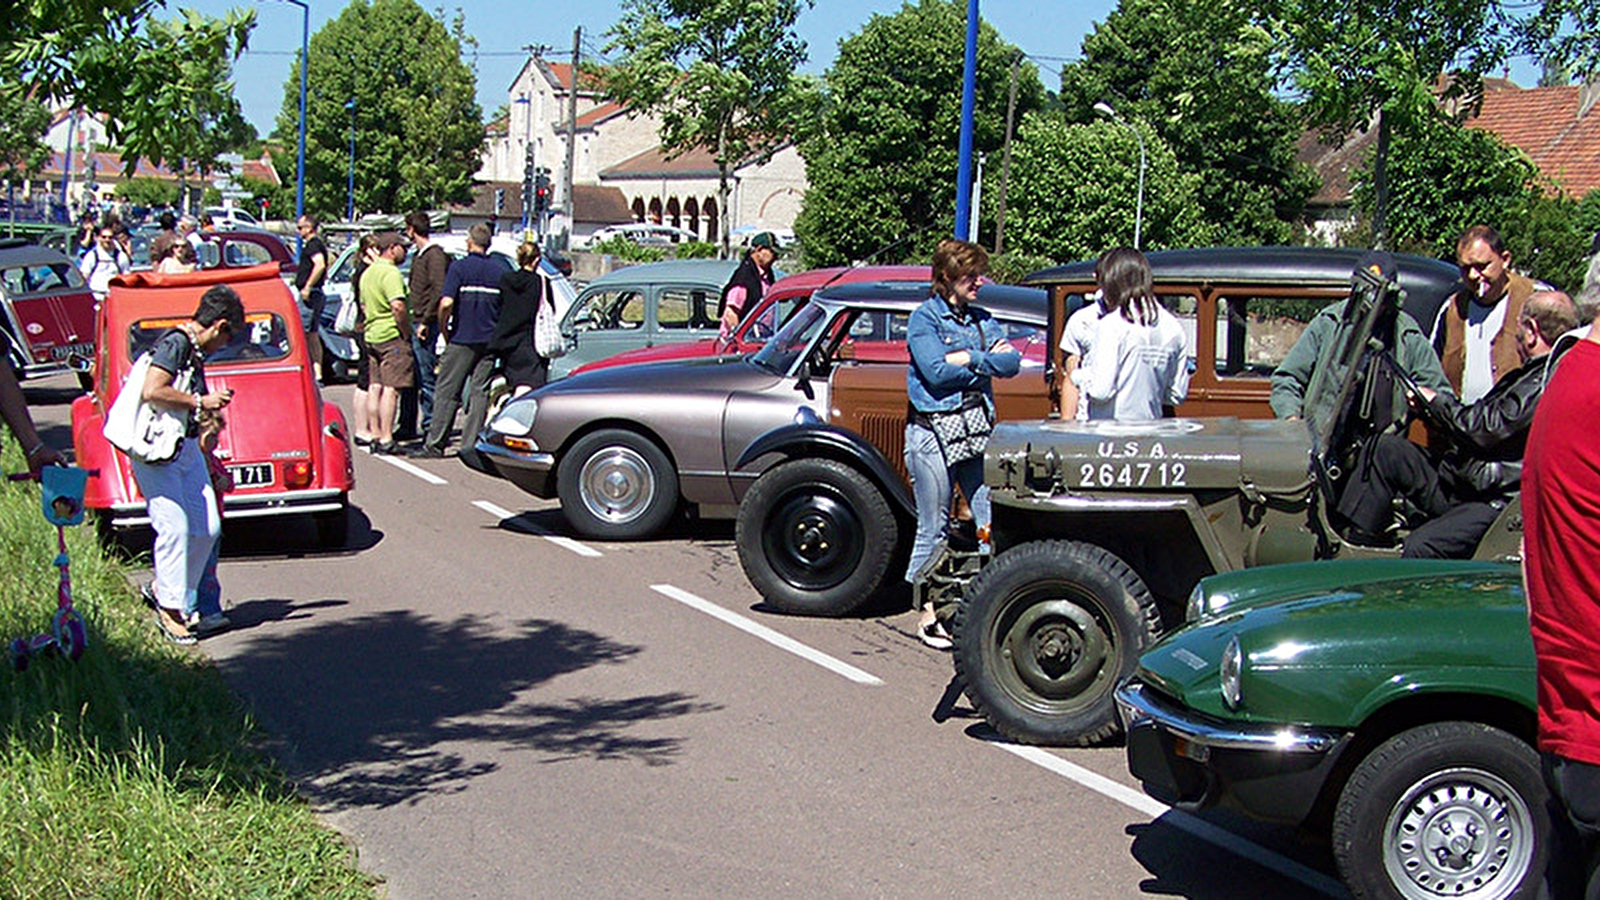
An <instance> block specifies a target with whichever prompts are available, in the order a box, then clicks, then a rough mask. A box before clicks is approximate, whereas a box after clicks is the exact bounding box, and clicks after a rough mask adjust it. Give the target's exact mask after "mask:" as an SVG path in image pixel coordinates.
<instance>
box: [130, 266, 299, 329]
mask: <svg viewBox="0 0 1600 900" xmlns="http://www.w3.org/2000/svg"><path fill="white" fill-rule="evenodd" d="M216 284H226V285H228V286H229V287H231V288H233V289H234V290H235V291H238V292H239V296H240V298H241V299H243V300H244V304H245V308H246V309H269V310H274V311H278V312H286V311H287V310H289V309H291V308H293V307H294V305H295V303H294V298H293V297H291V296H290V295H289V291H288V289H287V288H285V287H284V284H283V280H282V279H281V278H280V277H279V270H278V267H277V265H275V264H273V263H262V264H261V265H259V266H249V267H245V268H237V269H226V268H216V269H200V270H197V271H194V272H181V273H172V274H161V273H158V272H155V271H139V272H129V273H127V274H124V275H118V276H116V277H114V278H112V279H111V290H110V292H109V293H108V294H107V295H106V299H105V301H104V304H103V306H102V309H103V310H104V314H105V316H106V318H107V320H108V322H109V323H110V325H111V327H112V328H113V329H117V328H122V327H126V325H127V323H129V322H133V321H136V320H138V319H142V318H145V317H147V316H173V315H182V316H187V315H189V314H190V313H192V312H194V309H195V307H196V306H197V305H198V304H199V301H200V295H201V294H204V293H205V292H206V290H207V289H209V288H210V287H211V286H212V285H216Z"/></svg>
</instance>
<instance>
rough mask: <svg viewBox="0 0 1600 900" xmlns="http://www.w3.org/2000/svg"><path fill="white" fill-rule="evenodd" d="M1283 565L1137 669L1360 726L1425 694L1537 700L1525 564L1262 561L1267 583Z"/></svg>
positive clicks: (1201, 690)
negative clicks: (1239, 659) (1234, 687)
mask: <svg viewBox="0 0 1600 900" xmlns="http://www.w3.org/2000/svg"><path fill="white" fill-rule="evenodd" d="M1407 565H1409V564H1407ZM1319 566H1320V567H1322V569H1321V573H1320V575H1321V577H1314V574H1315V573H1314V570H1315V569H1316V567H1319ZM1280 569H1282V570H1287V571H1285V572H1284V573H1283V580H1282V583H1280V584H1277V585H1276V587H1275V588H1269V587H1261V588H1260V589H1259V590H1257V591H1256V592H1254V593H1253V594H1251V593H1246V592H1241V593H1244V594H1245V596H1244V597H1242V598H1241V600H1240V602H1239V603H1238V604H1237V605H1235V604H1233V603H1230V605H1229V608H1228V610H1227V611H1225V612H1224V613H1223V614H1221V615H1218V616H1215V617H1213V618H1210V619H1204V620H1202V621H1200V622H1198V623H1196V624H1193V625H1189V626H1187V627H1185V628H1182V629H1180V630H1178V631H1176V632H1174V633H1172V634H1171V635H1169V636H1168V637H1166V638H1164V639H1163V640H1161V641H1160V642H1159V643H1157V644H1156V645H1155V646H1154V647H1152V648H1150V650H1148V651H1147V652H1146V653H1145V654H1144V655H1143V656H1142V657H1141V658H1140V660H1139V671H1138V674H1137V677H1138V678H1140V679H1141V680H1143V681H1145V682H1146V683H1148V684H1150V685H1151V686H1153V687H1155V688H1156V689H1158V690H1160V691H1162V692H1163V693H1166V694H1167V695H1169V696H1171V697H1172V698H1174V699H1176V700H1179V701H1181V702H1182V703H1184V704H1187V705H1188V706H1190V707H1191V708H1194V709H1196V710H1197V711H1200V712H1203V713H1208V714H1211V715H1215V716H1218V717H1225V718H1236V719H1239V718H1242V719H1246V720H1256V721H1265V722H1294V723H1300V724H1307V725H1324V726H1343V727H1354V726H1355V725H1356V724H1358V723H1359V722H1361V721H1362V720H1364V719H1365V718H1366V717H1367V716H1368V715H1370V714H1371V713H1372V712H1373V711H1374V710H1376V709H1378V708H1379V707H1381V706H1383V705H1384V704H1386V703H1389V702H1391V701H1393V700H1395V699H1398V698H1401V697H1407V696H1416V695H1418V694H1420V693H1451V694H1460V693H1470V694H1474V695H1479V696H1482V695H1491V696H1497V697H1502V698H1506V699H1510V700H1513V701H1515V702H1517V703H1520V704H1522V705H1524V706H1526V707H1527V708H1529V709H1532V707H1533V690H1534V688H1533V643H1532V640H1531V638H1530V637H1529V634H1528V622H1527V610H1526V606H1525V603H1524V599H1523V590H1522V575H1521V572H1520V571H1519V570H1518V568H1517V567H1516V566H1512V565H1502V564H1486V563H1465V562H1463V563H1454V564H1445V565H1438V564H1428V565H1422V566H1417V567H1415V568H1413V569H1412V570H1411V571H1409V572H1403V567H1397V569H1396V571H1395V572H1392V573H1390V575H1391V577H1382V578H1380V577H1378V574H1379V573H1378V572H1377V571H1376V570H1375V569H1373V568H1372V567H1370V566H1363V565H1360V564H1347V563H1312V564H1309V565H1303V566H1281V567H1279V566H1274V567H1266V568H1262V569H1258V570H1255V574H1256V576H1257V577H1259V578H1260V579H1262V580H1261V582H1260V584H1262V585H1266V584H1267V583H1269V582H1273V581H1275V576H1276V575H1277V574H1278V570H1280ZM1346 575H1348V577H1345V576H1346ZM1215 583H1216V580H1215V579H1208V580H1207V582H1206V585H1207V586H1214V585H1215ZM1234 638H1237V639H1238V641H1239V645H1240V649H1241V651H1242V655H1243V659H1244V665H1243V675H1242V677H1241V696H1242V701H1241V704H1240V706H1239V708H1238V709H1230V708H1228V707H1226V706H1225V705H1224V704H1223V701H1222V698H1221V693H1220V689H1219V679H1218V666H1219V663H1220V661H1221V658H1222V654H1223V650H1224V648H1225V647H1226V646H1227V644H1228V642H1229V641H1230V640H1232V639H1234Z"/></svg>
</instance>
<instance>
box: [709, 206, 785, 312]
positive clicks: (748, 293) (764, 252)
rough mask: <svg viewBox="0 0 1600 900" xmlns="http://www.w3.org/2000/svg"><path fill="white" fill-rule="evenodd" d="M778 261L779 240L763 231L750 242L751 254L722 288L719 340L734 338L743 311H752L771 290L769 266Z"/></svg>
mask: <svg viewBox="0 0 1600 900" xmlns="http://www.w3.org/2000/svg"><path fill="white" fill-rule="evenodd" d="M777 258H778V240H777V238H775V237H773V236H772V232H770V231H763V232H761V233H760V234H757V235H756V236H755V237H753V238H751V239H750V252H748V253H746V254H745V255H744V259H743V260H741V261H740V263H739V268H737V269H734V270H733V277H732V278H729V279H728V283H727V284H726V285H724V286H723V288H722V301H721V304H720V306H719V308H718V309H717V315H718V316H719V317H720V318H721V319H722V336H723V337H727V336H729V335H731V334H733V332H734V329H736V328H738V327H739V320H740V319H742V318H743V317H744V313H745V310H749V309H755V308H756V305H757V304H758V303H760V302H761V298H762V297H764V296H766V293H767V288H769V287H772V280H773V274H772V263H773V261H774V260H776V259H777Z"/></svg>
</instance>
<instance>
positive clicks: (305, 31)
mask: <svg viewBox="0 0 1600 900" xmlns="http://www.w3.org/2000/svg"><path fill="white" fill-rule="evenodd" d="M283 2H284V3H293V4H294V5H295V6H298V7H300V148H299V151H298V152H297V153H296V155H295V170H294V218H295V221H297V222H298V221H299V220H300V217H301V216H303V215H305V214H306V70H307V69H309V68H311V55H310V51H311V7H310V6H309V5H307V3H306V2H305V0H283ZM301 243H302V239H301V237H300V231H299V229H296V230H295V233H294V247H295V252H297V253H298V252H299V251H300V250H301V249H302V248H301Z"/></svg>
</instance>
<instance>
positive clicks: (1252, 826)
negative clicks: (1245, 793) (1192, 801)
mask: <svg viewBox="0 0 1600 900" xmlns="http://www.w3.org/2000/svg"><path fill="white" fill-rule="evenodd" d="M1196 830H1199V831H1200V832H1202V833H1207V834H1213V835H1219V836H1221V838H1220V839H1222V840H1225V841H1226V840H1228V839H1229V838H1230V837H1231V838H1232V839H1233V840H1236V841H1238V842H1239V847H1240V848H1241V849H1240V850H1238V851H1235V850H1227V849H1223V848H1221V847H1218V846H1216V845H1215V844H1214V843H1212V842H1211V841H1208V840H1206V839H1204V838H1202V837H1199V836H1197V835H1196V834H1195V831H1196ZM1127 833H1128V834H1129V835H1131V836H1132V837H1133V844H1132V846H1131V847H1130V848H1129V852H1131V853H1132V854H1133V857H1134V859H1136V860H1138V861H1139V864H1140V865H1142V866H1144V868H1145V870H1146V871H1148V872H1149V873H1150V874H1151V876H1152V877H1151V878H1148V879H1145V880H1144V881H1143V882H1141V883H1140V885H1139V887H1140V889H1141V890H1142V891H1143V892H1144V893H1146V894H1162V895H1167V896H1175V897H1188V898H1191V900H1231V898H1235V897H1240V896H1246V895H1248V896H1252V897H1256V898H1259V900H1273V898H1280V897H1281V898H1285V900H1287V898H1303V897H1338V898H1345V897H1348V896H1349V894H1348V893H1346V892H1345V890H1344V889H1343V887H1342V886H1340V885H1339V883H1338V880H1337V879H1335V878H1334V877H1333V876H1332V875H1329V874H1326V873H1329V872H1332V871H1333V870H1334V866H1333V859H1332V855H1331V853H1330V852H1329V851H1328V850H1327V848H1326V846H1321V847H1318V846H1313V845H1311V844H1308V843H1305V842H1303V841H1297V835H1296V832H1295V831H1294V830H1293V829H1291V828H1276V827H1272V826H1266V825H1262V824H1260V823H1255V822H1246V821H1244V820H1240V819H1238V818H1236V817H1232V816H1228V815H1226V814H1225V813H1221V812H1217V811H1211V810H1208V811H1206V812H1204V813H1199V814H1195V813H1186V812H1178V811H1170V812H1167V813H1165V814H1163V815H1161V816H1160V817H1159V818H1157V819H1155V820H1153V821H1151V822H1148V823H1146V824H1143V825H1130V826H1128V828H1127ZM1251 844H1254V845H1255V846H1254V847H1251V846H1250V845H1251ZM1197 857H1211V858H1213V860H1214V861H1215V863H1216V864H1214V865H1195V860H1196V858H1197ZM1268 858H1271V859H1274V860H1275V861H1276V864H1277V865H1281V866H1288V867H1290V868H1295V869H1297V870H1299V871H1303V872H1304V873H1305V877H1306V878H1307V879H1308V880H1310V881H1311V882H1312V883H1313V884H1315V887H1313V886H1312V884H1307V883H1305V882H1301V881H1296V880H1294V879H1293V878H1291V877H1284V875H1283V874H1282V873H1274V872H1271V871H1269V869H1270V867H1271V866H1270V864H1269V863H1268V862H1267V859H1268ZM1223 860H1226V863H1223ZM1243 860H1250V861H1252V862H1255V863H1256V864H1257V865H1259V866H1262V868H1260V869H1257V868H1255V867H1251V868H1241V867H1240V866H1239V863H1240V862H1241V861H1243ZM1223 865H1226V867H1227V868H1228V869H1229V870H1231V871H1232V872H1233V873H1234V874H1233V876H1232V877H1229V878H1218V877H1217V872H1218V871H1219V868H1220V867H1221V866H1223Z"/></svg>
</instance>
